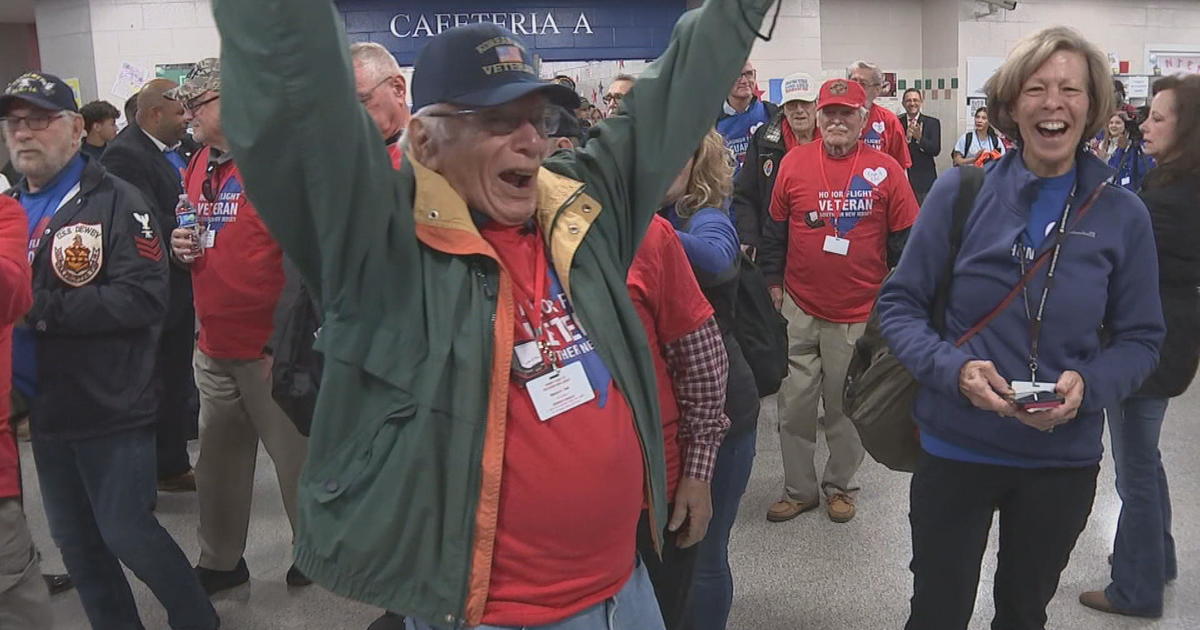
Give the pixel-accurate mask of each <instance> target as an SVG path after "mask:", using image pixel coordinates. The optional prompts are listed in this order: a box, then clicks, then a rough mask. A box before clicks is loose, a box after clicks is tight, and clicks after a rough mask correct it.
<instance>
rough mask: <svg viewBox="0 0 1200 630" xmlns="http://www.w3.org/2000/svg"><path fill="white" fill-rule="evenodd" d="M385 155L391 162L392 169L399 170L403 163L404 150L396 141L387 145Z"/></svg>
mask: <svg viewBox="0 0 1200 630" xmlns="http://www.w3.org/2000/svg"><path fill="white" fill-rule="evenodd" d="M387 153H388V157H389V158H391V160H392V168H394V169H396V170H397V171H398V170H400V165H401V164H403V163H404V149H401V148H400V142H399V141H396V142H393V143H391V144H389V145H387Z"/></svg>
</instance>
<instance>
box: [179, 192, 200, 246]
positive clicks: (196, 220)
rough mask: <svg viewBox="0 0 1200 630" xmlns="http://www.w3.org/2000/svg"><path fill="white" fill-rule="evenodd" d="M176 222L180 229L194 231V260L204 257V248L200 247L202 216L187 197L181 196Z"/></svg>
mask: <svg viewBox="0 0 1200 630" xmlns="http://www.w3.org/2000/svg"><path fill="white" fill-rule="evenodd" d="M175 221H176V222H177V223H178V224H179V227H181V228H183V229H187V230H191V231H192V252H191V254H192V258H193V259H195V258H199V257H200V256H203V255H204V248H203V247H201V246H200V214H199V213H198V212H197V211H196V207H195V206H193V205H192V202H191V201H188V198H187V195H179V203H178V204H176V205H175Z"/></svg>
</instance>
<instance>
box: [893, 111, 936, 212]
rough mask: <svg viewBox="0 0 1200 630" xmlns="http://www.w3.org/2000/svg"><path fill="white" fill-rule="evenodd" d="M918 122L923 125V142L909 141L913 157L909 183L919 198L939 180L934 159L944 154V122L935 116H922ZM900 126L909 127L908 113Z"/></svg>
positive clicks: (901, 119) (902, 115)
mask: <svg viewBox="0 0 1200 630" xmlns="http://www.w3.org/2000/svg"><path fill="white" fill-rule="evenodd" d="M917 122H918V123H920V124H921V125H922V131H921V140H920V141H919V142H918V141H914V140H909V141H908V154H909V155H911V156H912V168H910V169H908V181H909V183H910V184H912V189H913V192H914V193H916V195H917V197H918V198H924V195H925V193H928V192H929V189H930V188H933V181H934V180H935V179H937V166H935V165H934V163H933V158H935V157H937V156H938V154H940V153H941V152H942V121H940V120H938V119H936V118H934V117H933V116H926V115H925V114H920V115H918V116H917ZM900 124H902V125H904V126H905V127H907V126H908V112H902V113H901V114H900Z"/></svg>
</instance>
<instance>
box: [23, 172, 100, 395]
mask: <svg viewBox="0 0 1200 630" xmlns="http://www.w3.org/2000/svg"><path fill="white" fill-rule="evenodd" d="M85 164H86V162H85V160H84V158H83V156H82V155H80V154H76V155H75V157H74V158H72V159H71V161H70V162H67V165H66V166H65V167H63V170H61V171H59V172H58V175H55V176H54V179H52V180H50V182H49V183H48V184H46V186H44V187H43V188H42V189H41V190H39V191H37V192H35V193H31V192H23V193H22V194H21V206H22V207H24V208H25V216H26V217H28V218H29V256H30V258H32V257H33V252H34V251H36V249H37V247H38V244H39V243H40V242H41V239H42V237H43V234H42V233H43V232H44V231H45V230H46V226H47V225H49V223H50V219H51V218H52V217H53V216H54V212H55V211H56V210H58V206H59V204H61V203H62V202H63V199H64V198H65V197H66V196H67V193H69V192H71V189H72V188H74V187H75V185H76V184H78V183H79V179H80V178H81V177H82V176H83V167H84V165H85ZM31 262H32V261H31ZM34 343H35V340H34V336H33V330H31V329H29V328H27V327H23V326H18V327H15V328H13V362H12V378H13V387H15V388H17V391H19V392H21V394H22V395H23V396H25V397H26V398H33V397H34V396H35V395H37V348H36V346H35V345H34Z"/></svg>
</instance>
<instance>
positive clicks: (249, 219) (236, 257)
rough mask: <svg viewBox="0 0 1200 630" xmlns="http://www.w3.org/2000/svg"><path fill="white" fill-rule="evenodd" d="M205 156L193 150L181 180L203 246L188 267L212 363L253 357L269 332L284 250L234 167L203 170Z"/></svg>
mask: <svg viewBox="0 0 1200 630" xmlns="http://www.w3.org/2000/svg"><path fill="white" fill-rule="evenodd" d="M210 151H211V149H209V148H207V147H206V148H205V149H202V150H200V151H197V152H196V155H195V156H193V158H192V163H191V164H190V165H189V166H188V170H187V172H186V173H185V175H184V188H185V189H186V190H187V196H188V200H190V201H191V202H192V205H194V206H195V207H196V214H197V219H198V220H199V222H200V224H201V225H202V226H204V228H205V233H204V234H205V235H204V236H202V239H206V240H207V245H208V246H207V247H206V248H205V249H204V254H203V255H202V256H200V257H199V258H197V259H196V260H195V262H193V263H192V265H191V268H192V292H193V294H194V299H195V303H196V317H197V319H199V320H200V338H199V340H198V342H197V343H198V345H199V347H200V350H201V351H202V352H204V354H207V355H208V356H210V357H213V358H216V359H257V358H259V357H261V356H262V355H263V349H264V348H265V347H266V345H267V340H268V339H269V338H270V337H271V332H272V331H273V330H274V327H275V322H274V317H275V305H276V303H277V302H278V301H279V293H280V292H281V291H282V290H283V250H281V249H280V248H279V244H278V243H276V242H275V239H274V238H273V237H272V236H271V233H270V232H268V231H267V226H266V224H264V223H263V221H262V218H261V217H259V216H258V212H256V211H255V210H254V206H253V205H251V204H250V201H249V199H247V198H246V192H245V190H244V189H243V187H242V176H241V173H239V172H238V168H237V166H236V165H235V164H234V163H233V161H232V160H230V161H226V162H222V163H220V164H214V165H212V168H209V167H210V164H209V152H210ZM206 180H207V181H208V184H207V186H206V185H205V181H206ZM206 188H207V190H208V192H209V193H210V194H209V195H206V194H205V189H206Z"/></svg>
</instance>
